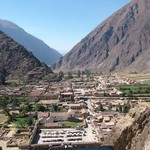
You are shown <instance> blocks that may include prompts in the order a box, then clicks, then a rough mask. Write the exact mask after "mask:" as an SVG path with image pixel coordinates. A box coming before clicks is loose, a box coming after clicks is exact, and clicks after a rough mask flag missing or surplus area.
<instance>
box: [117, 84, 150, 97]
mask: <svg viewBox="0 0 150 150" xmlns="http://www.w3.org/2000/svg"><path fill="white" fill-rule="evenodd" d="M116 88H117V89H118V90H120V91H122V92H123V93H124V94H126V95H128V96H129V95H132V94H147V93H150V86H149V85H138V86H137V85H132V86H127V85H121V86H116Z"/></svg>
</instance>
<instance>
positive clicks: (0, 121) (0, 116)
mask: <svg viewBox="0 0 150 150" xmlns="http://www.w3.org/2000/svg"><path fill="white" fill-rule="evenodd" d="M7 118H8V117H7V116H6V115H5V114H2V113H0V124H4V122H5V121H6V120H7Z"/></svg>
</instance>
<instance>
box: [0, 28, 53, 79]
mask: <svg viewBox="0 0 150 150" xmlns="http://www.w3.org/2000/svg"><path fill="white" fill-rule="evenodd" d="M0 68H4V69H5V70H6V76H7V78H8V79H19V78H20V77H22V78H24V80H25V81H34V80H40V79H42V78H43V77H45V76H47V75H48V74H50V73H53V72H52V70H51V69H50V68H49V67H48V66H47V65H45V64H44V63H41V62H40V61H39V60H38V59H37V58H36V57H35V56H34V55H33V54H32V53H31V52H28V51H27V50H26V49H25V48H24V47H23V46H22V45H20V44H18V43H17V42H15V41H14V40H13V39H12V38H10V37H8V36H7V35H6V34H5V33H3V32H2V31H0Z"/></svg>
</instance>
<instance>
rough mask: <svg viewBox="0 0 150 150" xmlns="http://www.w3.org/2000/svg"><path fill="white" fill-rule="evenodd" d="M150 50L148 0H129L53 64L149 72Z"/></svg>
mask: <svg viewBox="0 0 150 150" xmlns="http://www.w3.org/2000/svg"><path fill="white" fill-rule="evenodd" d="M149 51H150V1H149V0H132V1H131V2H130V3H129V4H127V5H126V6H125V7H123V8H122V9H120V10H118V11H117V12H116V13H114V14H113V15H112V16H110V17H109V18H108V19H106V20H105V21H104V22H103V23H101V24H100V25H98V26H97V27H96V28H95V29H94V30H93V31H92V32H91V33H89V34H88V35H87V36H86V37H85V38H84V39H82V40H81V41H80V42H79V43H78V44H77V45H75V46H74V47H73V49H72V50H71V51H70V52H69V53H67V54H66V55H65V56H64V57H63V59H60V60H59V61H58V62H57V63H55V64H53V65H52V68H53V69H54V70H66V71H67V70H79V69H80V70H82V69H83V70H84V69H91V70H96V71H99V72H112V71H127V72H132V71H136V72H149V71H150V62H149V55H148V54H149V53H150V52H149ZM147 60H148V61H147ZM139 63H140V65H139Z"/></svg>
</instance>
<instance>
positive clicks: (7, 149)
mask: <svg viewBox="0 0 150 150" xmlns="http://www.w3.org/2000/svg"><path fill="white" fill-rule="evenodd" d="M15 130H16V129H15V128H11V129H10V131H9V133H8V134H7V135H5V137H7V138H10V137H12V136H13V134H14V133H15ZM6 143H7V141H4V140H0V146H1V147H2V148H3V150H19V149H18V148H17V147H14V148H10V147H6Z"/></svg>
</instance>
